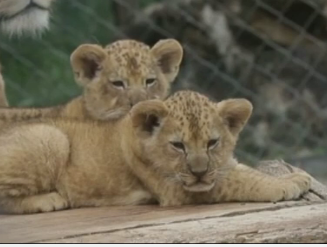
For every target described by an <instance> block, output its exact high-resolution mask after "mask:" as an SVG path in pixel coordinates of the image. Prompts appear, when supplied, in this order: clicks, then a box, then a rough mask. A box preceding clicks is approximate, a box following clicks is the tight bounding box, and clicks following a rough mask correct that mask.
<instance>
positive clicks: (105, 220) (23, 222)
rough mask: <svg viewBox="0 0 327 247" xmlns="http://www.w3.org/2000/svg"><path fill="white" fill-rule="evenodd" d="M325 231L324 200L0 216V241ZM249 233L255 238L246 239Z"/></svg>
mask: <svg viewBox="0 0 327 247" xmlns="http://www.w3.org/2000/svg"><path fill="white" fill-rule="evenodd" d="M326 230H327V204H321V203H308V202H286V203H285V202H284V203H277V204H272V203H266V204H265V203H247V204H239V203H234V204H218V205H203V206H184V207H174V208H161V207H158V206H133V207H108V208H87V209H76V210H67V211H61V212H54V213H47V214H36V215H0V242H1V243H21V242H24V243H30V242H53V243H54V242H56V243H59V242H61V243H76V242H98V243H99V242H233V241H236V242H251V241H252V240H253V241H272V240H274V239H275V240H276V238H277V237H278V238H282V237H283V236H285V237H287V236H289V237H290V236H293V235H294V233H296V234H298V233H299V236H300V237H302V238H308V237H310V236H311V235H312V234H315V235H317V236H318V235H319V234H320V235H321V236H320V237H319V238H318V240H319V241H322V239H325V242H327V237H326V236H325V235H327V233H326ZM302 232H304V233H305V234H302ZM300 233H301V234H300ZM292 234H293V235H292ZM310 234H311V235H310ZM324 234H325V235H324ZM252 235H255V236H256V237H255V238H254V239H252V240H251V236H252ZM276 236H277V237H276ZM292 239H294V236H293V237H292ZM295 240H296V239H295Z"/></svg>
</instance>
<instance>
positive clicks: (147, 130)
mask: <svg viewBox="0 0 327 247" xmlns="http://www.w3.org/2000/svg"><path fill="white" fill-rule="evenodd" d="M251 112H252V105H251V103H250V102H249V101H247V100H245V99H231V100H226V101H222V102H220V103H218V104H216V103H213V102H211V101H209V100H208V99H207V98H206V97H204V96H201V95H199V94H197V93H194V92H188V91H185V92H179V93H176V94H174V95H173V96H171V97H170V98H168V99H167V100H166V101H165V102H162V101H159V100H149V101H143V102H140V103H138V104H136V105H135V106H134V107H133V108H132V109H131V111H130V114H127V115H125V117H123V118H122V119H120V120H118V121H109V122H99V121H94V122H93V121H86V122H85V121H84V122H83V121H76V120H68V119H56V120H51V119H48V120H46V119H44V120H37V121H34V122H29V123H23V122H21V123H17V124H15V125H14V126H8V127H7V128H3V129H2V130H1V132H0V157H1V160H0V208H1V209H2V210H5V211H6V212H8V213H36V212H48V211H54V210H61V209H66V208H77V207H87V206H107V205H133V204H134V205H136V204H146V203H150V202H153V201H156V202H158V203H159V204H160V205H162V206H173V205H184V204H200V203H201V204H203V203H217V202H226V201H280V200H291V199H297V198H298V197H299V196H300V195H301V194H302V193H305V192H307V191H308V189H309V188H310V177H309V176H308V175H306V174H302V173H293V174H289V175H286V176H285V177H272V176H269V175H265V174H263V173H261V172H259V171H257V170H254V169H252V168H250V167H247V166H245V165H242V164H239V163H238V162H237V161H236V160H235V159H234V158H233V151H234V148H235V145H236V142H237V139H238V135H239V133H240V131H241V130H242V128H243V126H244V125H245V123H246V122H247V120H248V118H249V117H250V115H251Z"/></svg>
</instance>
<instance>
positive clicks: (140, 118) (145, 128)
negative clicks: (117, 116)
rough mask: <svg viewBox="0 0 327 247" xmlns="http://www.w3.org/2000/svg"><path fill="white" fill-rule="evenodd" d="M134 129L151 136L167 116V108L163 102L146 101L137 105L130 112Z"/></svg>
mask: <svg viewBox="0 0 327 247" xmlns="http://www.w3.org/2000/svg"><path fill="white" fill-rule="evenodd" d="M130 114H131V119H132V123H133V127H134V129H135V130H136V131H137V132H139V133H141V134H143V135H147V136H148V135H151V134H152V133H153V132H154V130H155V129H156V128H157V127H159V126H160V124H161V123H162V121H163V120H164V119H165V118H166V117H167V115H168V108H167V107H166V106H165V104H164V102H163V101H160V100H146V101H141V102H139V103H137V104H136V105H135V106H134V107H133V108H132V109H131V111H130Z"/></svg>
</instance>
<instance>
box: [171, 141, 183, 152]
mask: <svg viewBox="0 0 327 247" xmlns="http://www.w3.org/2000/svg"><path fill="white" fill-rule="evenodd" d="M170 144H171V145H173V147H174V148H176V149H178V150H180V151H183V152H185V146H184V144H183V143H182V142H170Z"/></svg>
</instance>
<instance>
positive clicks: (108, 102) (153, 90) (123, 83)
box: [0, 39, 183, 123]
mask: <svg viewBox="0 0 327 247" xmlns="http://www.w3.org/2000/svg"><path fill="white" fill-rule="evenodd" d="M182 57H183V49H182V47H181V45H180V44H179V43H178V42H177V41H176V40H173V39H166V40H161V41H159V42H158V43H156V44H155V45H154V46H153V47H152V48H150V47H149V46H147V45H145V44H144V43H141V42H138V41H135V40H119V41H116V42H114V43H112V44H110V45H108V46H107V47H105V48H102V47H101V46H99V45H90V44H85V45H81V46H79V47H78V48H77V49H76V50H75V51H74V52H73V54H72V55H71V65H72V68H73V71H74V74H75V78H76V81H77V83H78V84H79V85H81V86H82V87H83V95H82V96H79V97H77V98H75V99H73V100H71V101H70V102H68V103H67V104H65V105H61V106H55V107H49V108H41V109H40V108H2V109H0V121H1V122H2V123H6V122H12V121H20V120H27V119H34V118H40V117H47V118H48V117H50V118H53V117H68V118H75V119H97V120H110V119H118V118H120V117H122V116H123V115H125V114H126V113H127V112H128V111H129V110H130V109H131V106H133V105H134V104H136V103H137V102H139V101H142V100H147V99H164V98H165V97H166V96H167V95H168V93H169V89H170V85H171V83H172V82H173V81H174V79H175V78H176V76H177V74H178V71H179V66H180V63H181V61H182ZM149 82H150V83H149Z"/></svg>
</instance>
